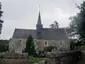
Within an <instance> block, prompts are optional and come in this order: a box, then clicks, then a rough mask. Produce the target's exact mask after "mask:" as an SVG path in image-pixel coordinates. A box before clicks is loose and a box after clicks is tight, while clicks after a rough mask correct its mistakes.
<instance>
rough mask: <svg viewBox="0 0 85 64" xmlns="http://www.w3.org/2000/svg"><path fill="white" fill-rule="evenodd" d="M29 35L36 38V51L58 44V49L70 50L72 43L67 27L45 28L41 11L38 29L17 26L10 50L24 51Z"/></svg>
mask: <svg viewBox="0 0 85 64" xmlns="http://www.w3.org/2000/svg"><path fill="white" fill-rule="evenodd" d="M29 35H32V37H33V39H34V45H35V49H36V51H42V50H43V49H44V47H46V46H56V47H57V49H58V50H61V49H62V50H69V49H70V43H69V39H68V35H67V32H66V29H65V28H43V24H42V22H41V15H40V12H39V16H38V21H37V24H36V29H18V28H16V29H15V31H14V34H13V37H12V38H11V40H10V43H9V50H10V51H14V52H17V53H22V51H23V50H24V49H25V47H26V41H27V38H28V36H29Z"/></svg>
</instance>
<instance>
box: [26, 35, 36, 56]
mask: <svg viewBox="0 0 85 64" xmlns="http://www.w3.org/2000/svg"><path fill="white" fill-rule="evenodd" d="M25 51H26V52H27V53H28V54H29V55H34V54H35V46H34V41H33V38H32V36H31V35H30V36H29V37H28V39H27V42H26V49H25Z"/></svg>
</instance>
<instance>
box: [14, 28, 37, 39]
mask: <svg viewBox="0 0 85 64" xmlns="http://www.w3.org/2000/svg"><path fill="white" fill-rule="evenodd" d="M29 35H32V37H33V38H36V30H34V29H15V31H14V34H13V38H28V36H29Z"/></svg>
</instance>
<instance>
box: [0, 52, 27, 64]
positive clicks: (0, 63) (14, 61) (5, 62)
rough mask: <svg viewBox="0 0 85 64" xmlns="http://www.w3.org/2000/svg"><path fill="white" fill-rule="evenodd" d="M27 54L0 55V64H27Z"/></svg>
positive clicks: (7, 53) (8, 53)
mask: <svg viewBox="0 0 85 64" xmlns="http://www.w3.org/2000/svg"><path fill="white" fill-rule="evenodd" d="M27 57H28V54H26V53H24V54H18V53H12V52H6V53H0V64H27V61H28V60H27Z"/></svg>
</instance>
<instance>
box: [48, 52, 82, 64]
mask: <svg viewBox="0 0 85 64" xmlns="http://www.w3.org/2000/svg"><path fill="white" fill-rule="evenodd" d="M80 56H81V51H65V52H63V51H62V52H50V53H48V54H47V57H48V58H49V61H48V62H47V64H77V62H78V60H79V59H80Z"/></svg>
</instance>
